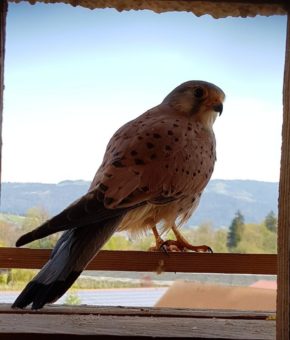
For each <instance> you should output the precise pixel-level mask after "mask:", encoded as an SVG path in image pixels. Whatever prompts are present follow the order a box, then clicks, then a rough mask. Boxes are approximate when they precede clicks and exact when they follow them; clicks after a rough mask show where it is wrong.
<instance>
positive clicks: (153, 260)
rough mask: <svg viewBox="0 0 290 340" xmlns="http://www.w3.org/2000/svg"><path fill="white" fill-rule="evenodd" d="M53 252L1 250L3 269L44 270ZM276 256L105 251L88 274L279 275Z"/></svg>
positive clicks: (24, 249)
mask: <svg viewBox="0 0 290 340" xmlns="http://www.w3.org/2000/svg"><path fill="white" fill-rule="evenodd" d="M50 252H51V250H49V249H28V248H0V268H28V269H33V268H41V267H42V266H43V265H44V263H45V262H46V261H47V260H48V258H49V255H50ZM276 261H277V256H276V255H274V254H221V253H217V254H200V253H199V254H197V253H189V252H188V253H169V254H166V253H163V252H144V251H105V250H104V251H101V252H100V253H99V254H98V255H97V256H96V257H95V258H94V259H93V260H92V261H91V262H90V263H89V265H88V267H87V270H119V271H145V272H184V273H193V272H194V273H227V274H231V273H233V274H266V275H267V274H268V275H274V274H276V271H277V268H276Z"/></svg>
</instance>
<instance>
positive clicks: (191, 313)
mask: <svg viewBox="0 0 290 340" xmlns="http://www.w3.org/2000/svg"><path fill="white" fill-rule="evenodd" d="M15 313H16V314H27V313H28V314H51V315H57V314H67V315H73V314H78V315H88V314H92V315H111V316H117V315H119V316H139V317H143V316H154V317H161V316H162V317H168V318H175V317H179V318H193V317H194V318H218V319H238V320H239V319H245V320H268V319H274V318H275V315H276V314H275V313H274V312H272V311H263V312H262V311H256V312H255V311H241V310H222V309H212V310H211V309H189V308H164V307H162V308H158V307H120V306H118V307H111V306H109V307H104V306H88V305H82V306H68V305H48V306H45V307H44V308H43V309H40V310H37V311H34V310H31V309H24V310H23V309H11V304H5V303H3V304H0V314H15ZM0 319H1V318H0Z"/></svg>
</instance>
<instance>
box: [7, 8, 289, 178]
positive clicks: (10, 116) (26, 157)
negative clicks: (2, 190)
mask: <svg viewBox="0 0 290 340" xmlns="http://www.w3.org/2000/svg"><path fill="white" fill-rule="evenodd" d="M51 22H53V25H51ZM172 23H174V25H173V24H172ZM285 37H286V17H284V16H272V17H261V16H258V17H255V18H247V19H244V18H243V19H242V18H226V19H218V20H216V19H213V18H211V17H210V16H203V17H200V18H198V17H196V16H194V15H193V14H191V13H185V12H169V13H162V14H156V13H153V12H151V11H147V10H144V11H126V12H121V13H119V12H117V11H116V10H113V9H104V10H94V11H91V10H88V9H85V8H81V7H76V8H74V7H71V6H68V5H63V4H54V5H47V4H40V3H37V4H35V5H33V6H32V5H30V4H27V3H19V4H12V3H11V4H9V11H8V17H7V35H6V56H5V91H4V120H3V163H2V164H3V165H2V174H3V176H2V177H3V181H4V182H48V183H57V182H60V181H61V179H62V178H68V179H74V178H84V179H85V180H90V179H92V178H93V176H94V174H95V172H96V169H97V168H98V166H99V164H100V163H101V160H102V157H103V153H104V150H105V146H106V144H107V143H108V141H109V138H110V137H111V135H112V134H113V133H114V132H115V130H116V129H117V128H119V127H120V126H121V125H123V124H124V123H126V122H127V121H129V120H131V119H133V118H135V117H136V116H138V115H139V114H141V113H143V112H144V111H146V110H148V109H150V108H151V107H153V106H155V105H157V104H159V103H160V102H161V101H162V99H163V98H164V97H165V96H166V95H167V94H168V93H169V92H170V91H171V90H172V89H173V88H175V87H176V86H177V85H179V84H180V83H182V82H184V81H187V80H189V79H203V80H206V81H209V82H213V83H215V84H216V85H218V86H219V87H221V88H222V89H223V90H224V92H225V93H226V102H225V105H224V112H223V115H222V116H221V117H220V118H219V119H217V121H216V123H215V126H214V130H215V134H216V139H217V163H216V165H215V170H214V173H213V176H212V179H216V178H225V179H234V178H241V179H250V180H261V181H271V182H277V181H278V180H279V171H280V149H281V128H282V84H283V70H284V55H285ZM265 71H267V72H265Z"/></svg>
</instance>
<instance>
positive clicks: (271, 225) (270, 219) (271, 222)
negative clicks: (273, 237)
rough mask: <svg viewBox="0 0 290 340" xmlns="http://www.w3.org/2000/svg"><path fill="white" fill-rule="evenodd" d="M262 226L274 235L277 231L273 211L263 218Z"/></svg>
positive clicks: (276, 222)
mask: <svg viewBox="0 0 290 340" xmlns="http://www.w3.org/2000/svg"><path fill="white" fill-rule="evenodd" d="M264 224H265V226H266V228H267V229H268V230H270V231H272V232H274V233H275V232H276V231H277V225H278V220H277V217H276V215H275V213H274V211H273V210H271V211H270V212H269V214H268V215H267V216H266V217H265V220H264Z"/></svg>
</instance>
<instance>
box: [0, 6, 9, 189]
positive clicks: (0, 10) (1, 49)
mask: <svg viewBox="0 0 290 340" xmlns="http://www.w3.org/2000/svg"><path fill="white" fill-rule="evenodd" d="M7 8H8V4H7V1H6V0H3V1H1V3H0V25H1V27H0V191H1V172H2V121H3V94H4V60H5V36H6V16H7Z"/></svg>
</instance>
